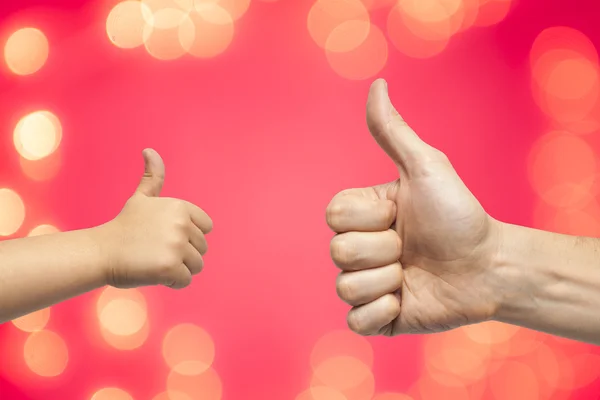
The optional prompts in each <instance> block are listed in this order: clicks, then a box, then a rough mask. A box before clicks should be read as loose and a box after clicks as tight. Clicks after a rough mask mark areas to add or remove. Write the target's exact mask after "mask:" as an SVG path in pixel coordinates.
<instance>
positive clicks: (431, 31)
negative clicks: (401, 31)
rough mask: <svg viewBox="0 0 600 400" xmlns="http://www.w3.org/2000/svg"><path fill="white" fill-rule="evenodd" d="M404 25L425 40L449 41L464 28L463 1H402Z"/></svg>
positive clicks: (400, 7) (399, 9)
mask: <svg viewBox="0 0 600 400" xmlns="http://www.w3.org/2000/svg"><path fill="white" fill-rule="evenodd" d="M396 10H397V11H398V12H399V13H400V14H401V16H402V21H403V23H404V24H405V25H406V26H407V28H408V29H409V30H410V31H412V32H413V33H414V34H415V35H417V36H418V37H420V38H422V39H425V40H433V41H439V40H447V39H450V38H451V37H452V35H454V34H455V33H456V32H458V31H459V30H460V29H461V28H462V26H463V17H464V9H463V2H462V0H400V1H398V8H397V9H396Z"/></svg>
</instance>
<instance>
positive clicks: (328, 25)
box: [308, 0, 372, 51]
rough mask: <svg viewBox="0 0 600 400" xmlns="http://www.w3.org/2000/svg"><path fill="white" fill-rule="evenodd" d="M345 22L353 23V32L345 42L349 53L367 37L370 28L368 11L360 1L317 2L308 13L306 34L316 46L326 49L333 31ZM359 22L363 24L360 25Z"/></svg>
mask: <svg viewBox="0 0 600 400" xmlns="http://www.w3.org/2000/svg"><path fill="white" fill-rule="evenodd" d="M347 22H354V23H355V25H354V26H355V31H354V32H353V34H352V37H351V39H350V40H348V39H346V40H345V41H346V51H349V50H352V49H353V48H355V47H357V46H358V45H360V44H361V43H362V42H363V41H364V40H366V38H367V37H368V36H369V30H370V28H371V27H372V25H371V24H370V23H369V22H370V16H369V11H368V10H367V9H366V7H365V6H364V4H363V3H362V2H361V1H360V0H346V1H339V0H317V1H316V2H315V3H314V4H313V6H312V7H311V9H310V12H309V13H308V32H309V33H310V36H311V37H312V39H313V40H314V41H315V43H316V44H317V45H319V46H320V47H321V48H323V49H326V48H327V42H328V40H329V39H330V36H331V34H332V33H333V32H334V30H335V29H336V28H338V27H339V26H340V25H342V24H344V23H347ZM357 22H358V24H357ZM360 22H364V23H363V24H360ZM346 33H347V32H346ZM337 40H338V41H340V40H343V38H340V39H337Z"/></svg>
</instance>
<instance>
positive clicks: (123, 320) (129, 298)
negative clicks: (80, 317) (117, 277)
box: [96, 287, 150, 350]
mask: <svg viewBox="0 0 600 400" xmlns="http://www.w3.org/2000/svg"><path fill="white" fill-rule="evenodd" d="M96 311H97V315H98V320H99V323H100V329H101V333H102V337H103V338H104V340H105V341H106V342H107V343H108V344H109V345H111V346H112V347H115V348H117V349H119V350H133V349H135V348H138V347H140V346H141V345H142V344H143V343H144V342H145V341H146V339H147V338H148V334H149V331H150V327H149V323H148V310H147V305H146V300H145V298H144V296H143V295H142V293H141V292H139V291H138V290H136V289H128V290H119V289H114V288H112V287H108V288H106V289H104V290H103V292H102V293H101V294H100V296H99V298H98V301H97V304H96Z"/></svg>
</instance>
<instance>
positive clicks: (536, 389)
mask: <svg viewBox="0 0 600 400" xmlns="http://www.w3.org/2000/svg"><path fill="white" fill-rule="evenodd" d="M489 385H490V390H491V392H492V393H493V395H494V396H495V398H496V399H512V400H531V399H537V398H539V394H540V385H539V382H538V378H537V377H536V374H535V372H534V371H533V370H532V369H531V368H530V367H529V366H527V365H525V364H523V363H521V362H518V361H507V362H506V363H504V364H502V365H501V366H500V368H499V369H498V371H496V372H495V373H494V374H492V375H491V376H490V378H489Z"/></svg>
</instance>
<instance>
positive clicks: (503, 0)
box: [474, 0, 513, 26]
mask: <svg viewBox="0 0 600 400" xmlns="http://www.w3.org/2000/svg"><path fill="white" fill-rule="evenodd" d="M512 3H513V0H479V11H478V13H477V19H476V20H475V23H474V24H475V25H476V26H490V25H494V24H497V23H499V22H501V21H503V20H504V19H505V18H506V16H507V15H508V13H509V11H510V10H511V6H512Z"/></svg>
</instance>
